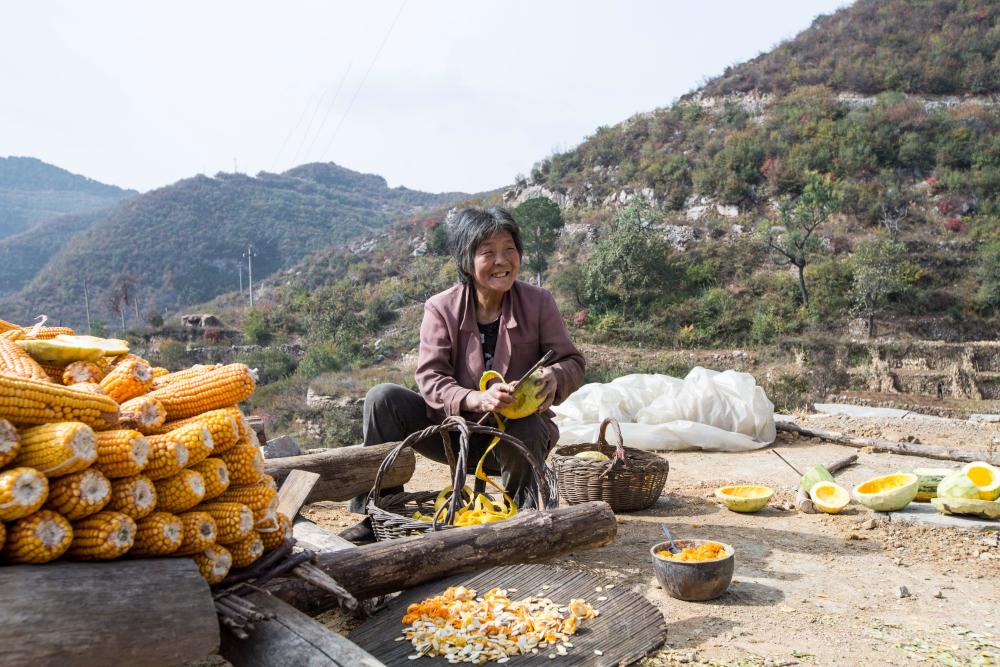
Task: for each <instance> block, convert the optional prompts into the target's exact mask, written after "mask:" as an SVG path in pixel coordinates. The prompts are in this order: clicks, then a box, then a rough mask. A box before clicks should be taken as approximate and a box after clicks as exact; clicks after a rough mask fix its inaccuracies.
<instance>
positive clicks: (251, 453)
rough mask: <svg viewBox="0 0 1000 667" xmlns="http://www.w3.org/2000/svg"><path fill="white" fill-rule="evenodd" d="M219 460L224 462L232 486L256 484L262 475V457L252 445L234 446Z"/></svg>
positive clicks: (258, 450)
mask: <svg viewBox="0 0 1000 667" xmlns="http://www.w3.org/2000/svg"><path fill="white" fill-rule="evenodd" d="M219 458H220V459H222V460H223V461H225V463H226V470H228V471H229V481H230V482H231V483H233V484H256V483H257V482H259V481H260V477H261V475H263V474H264V457H263V456H262V455H261V453H260V449H258V448H257V447H254V446H253V445H236V446H235V447H233V448H232V449H230V450H229V451H228V452H225V453H223V454H222V455H221V456H219Z"/></svg>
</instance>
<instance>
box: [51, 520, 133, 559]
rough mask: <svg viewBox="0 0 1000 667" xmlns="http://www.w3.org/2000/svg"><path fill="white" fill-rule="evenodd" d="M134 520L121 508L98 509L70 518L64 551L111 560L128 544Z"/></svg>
mask: <svg viewBox="0 0 1000 667" xmlns="http://www.w3.org/2000/svg"><path fill="white" fill-rule="evenodd" d="M134 540H135V521H133V520H132V518H131V517H129V516H126V515H125V514H122V513H121V512H98V513H97V514H92V515H91V516H88V517H87V518H86V519H80V520H79V521H75V522H73V543H72V544H71V545H70V547H69V549H68V550H67V551H66V556H67V557H68V558H73V559H76V560H112V559H114V558H118V557H119V556H121V555H123V554H124V553H125V552H126V551H128V550H129V549H131V548H132V543H133V541H134Z"/></svg>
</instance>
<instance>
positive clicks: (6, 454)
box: [0, 419, 21, 468]
mask: <svg viewBox="0 0 1000 667" xmlns="http://www.w3.org/2000/svg"><path fill="white" fill-rule="evenodd" d="M20 450H21V436H19V435H18V434H17V429H16V428H14V425H13V424H11V423H10V422H9V421H7V420H6V419H0V468H3V467H4V466H5V465H7V464H8V463H10V462H11V461H13V460H14V459H15V458H17V453H18V452H19V451H20Z"/></svg>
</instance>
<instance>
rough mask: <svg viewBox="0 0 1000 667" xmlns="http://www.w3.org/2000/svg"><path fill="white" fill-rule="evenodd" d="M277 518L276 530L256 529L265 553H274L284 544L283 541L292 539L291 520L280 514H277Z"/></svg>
mask: <svg viewBox="0 0 1000 667" xmlns="http://www.w3.org/2000/svg"><path fill="white" fill-rule="evenodd" d="M277 517H278V527H277V529H276V530H261V529H259V528H258V529H257V534H258V535H260V541H261V542H263V543H264V551H265V552H268V551H274V550H275V549H277V548H278V547H280V546H281V545H282V544H284V543H285V540H290V539H292V520H291V519H289V518H288V517H287V516H285V515H284V514H282V513H281V512H278V514H277Z"/></svg>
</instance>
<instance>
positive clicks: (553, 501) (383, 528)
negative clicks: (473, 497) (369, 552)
mask: <svg viewBox="0 0 1000 667" xmlns="http://www.w3.org/2000/svg"><path fill="white" fill-rule="evenodd" d="M453 432H458V452H457V453H455V452H453V451H452V448H451V438H450V435H449V434H450V433H453ZM438 433H440V434H441V438H442V439H443V440H444V444H445V454H446V455H447V456H448V464H449V466H450V467H451V469H452V477H453V479H452V488H454V489H462V488H464V487H465V477H466V474H468V465H469V438H470V436H471V434H473V433H482V434H485V435H489V436H496V437H499V438H500V439H501V440H502V441H503V442H505V443H506V444H508V445H510V446H512V447H515V448H516V449H517V450H518V451H519V452H520V453H521V455H522V456H524V458H525V459H527V461H528V463H530V464H531V469H532V470H533V471H534V475H535V484H536V485H537V487H538V493H539V495H540V497H541V504H540V505H539V506H540V507H545V508H547V509H548V508H551V507H554V506H555V505H557V504H558V502H559V493H558V488H557V486H556V485H557V482H556V475H555V473H554V472H553V471H552V470H551V469H550V468H549V467H548V466H546V465H545V462H544V461H539V460H538V459H537V457H535V456H534V455H533V454H532V453H531V452H530V451H529V450H528V448H527V447H525V446H524V443H523V442H521V441H520V440H519V439H517V438H515V437H514V436H512V435H508V434H507V433H504V432H503V431H500V430H497V429H495V428H492V427H490V426H483V425H481V424H473V423H470V422H467V421H466V420H465V419H463V418H461V417H448V418H447V419H445V420H444V422H442V423H441V424H439V425H437V426H431V427H429V428H425V429H424V430H423V431H417V432H416V433H411V434H410V435H409V436H408V437H407V438H406V440H404V441H403V442H401V443H399V444H398V445H397V446H396V447H394V448H393V450H392V451H391V452H389V454H388V455H387V456H386V457H385V460H384V461H382V465H381V466H379V469H378V472H377V473H376V474H375V484H374V486H373V488H372V490H371V492H370V493H369V494H368V501H367V503H366V507H367V512H368V515H369V516H370V517H371V519H372V530H373V532H374V533H375V539H376V540H379V541H383V540H391V539H395V538H397V537H407V536H409V535H420V534H423V533H426V532H430V531H432V530H442V529H445V528H454V527H455V526H453V525H451V524H452V522H453V521H454V519H455V513H456V512H457V511H458V510H459V507H460V505H459V501H460V499H461V498H460V496H459V495H458V494H452V499H451V502H450V503H449V504H448V511H447V513H446V515H445V517H444V520H443V521H437V517H435V521H433V522H429V521H418V520H416V519H413V518H411V516H412V515H413V513H414V512H417V511H419V512H421V513H424V514H433V511H434V501H435V500H436V499H437V496H438V492H437V491H418V492H416V493H405V492H404V493H396V494H393V495H391V496H385V497H384V498H383V497H382V495H381V490H382V476H383V474H384V473H385V471H386V470H388V469H389V468H391V467H392V464H393V463H394V462H395V461H396V458H397V457H398V456H399V453H400V452H401V451H403V450H404V449H406V448H407V447H412V446H413V445H414V444H416V443H418V442H420V441H421V440H424V439H426V438H429V437H431V436H433V435H436V434H438ZM553 490H554V491H553Z"/></svg>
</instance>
